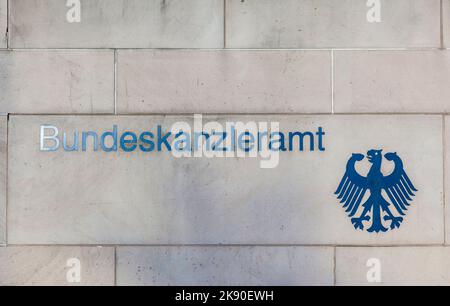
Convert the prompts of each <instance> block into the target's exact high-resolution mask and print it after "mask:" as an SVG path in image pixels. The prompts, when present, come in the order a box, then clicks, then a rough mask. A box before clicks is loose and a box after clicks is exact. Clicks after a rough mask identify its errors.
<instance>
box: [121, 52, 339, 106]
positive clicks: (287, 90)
mask: <svg viewBox="0 0 450 306" xmlns="http://www.w3.org/2000/svg"><path fill="white" fill-rule="evenodd" d="M330 63H331V52H329V51H257V52H252V51H148V50H146V51H134V50H133V51H119V53H118V73H119V78H118V110H119V112H120V113H194V112H210V113H211V112H212V113H252V112H253V113H280V112H282V113H287V112H304V113H329V112H331V65H330Z"/></svg>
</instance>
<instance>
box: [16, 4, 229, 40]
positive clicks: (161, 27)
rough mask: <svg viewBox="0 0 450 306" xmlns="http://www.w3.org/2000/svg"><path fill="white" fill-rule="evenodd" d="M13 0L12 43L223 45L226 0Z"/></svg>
mask: <svg viewBox="0 0 450 306" xmlns="http://www.w3.org/2000/svg"><path fill="white" fill-rule="evenodd" d="M80 3H81V17H80V22H79V23H77V22H73V23H70V22H68V21H67V20H68V19H67V18H66V15H67V14H68V12H69V10H70V7H68V6H66V1H60V0H14V1H10V6H11V8H10V9H11V45H12V46H13V48H222V47H223V44H224V38H223V33H224V31H223V24H224V21H223V18H224V17H223V0H207V1H205V0H189V1H186V0H95V1H92V0H81V2H80Z"/></svg>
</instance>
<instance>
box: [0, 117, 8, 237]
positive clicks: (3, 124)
mask: <svg viewBox="0 0 450 306" xmlns="http://www.w3.org/2000/svg"><path fill="white" fill-rule="evenodd" d="M6 146H7V117H6V116H1V115H0V244H5V243H6V151H7V148H6Z"/></svg>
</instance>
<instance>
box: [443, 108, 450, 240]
mask: <svg viewBox="0 0 450 306" xmlns="http://www.w3.org/2000/svg"><path fill="white" fill-rule="evenodd" d="M444 143H445V157H444V158H445V195H446V196H445V199H446V200H445V209H446V210H445V223H446V227H445V228H446V233H445V235H446V239H445V241H446V244H449V242H450V228H449V227H450V198H449V194H450V180H449V178H450V117H449V116H446V117H445V138H444Z"/></svg>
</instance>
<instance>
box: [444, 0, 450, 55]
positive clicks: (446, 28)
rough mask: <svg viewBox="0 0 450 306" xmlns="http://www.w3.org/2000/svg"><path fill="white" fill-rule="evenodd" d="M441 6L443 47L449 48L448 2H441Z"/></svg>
mask: <svg viewBox="0 0 450 306" xmlns="http://www.w3.org/2000/svg"><path fill="white" fill-rule="evenodd" d="M442 4H443V7H442V17H443V19H442V22H443V31H444V33H443V34H444V46H445V47H446V48H450V0H443V1H442Z"/></svg>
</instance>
